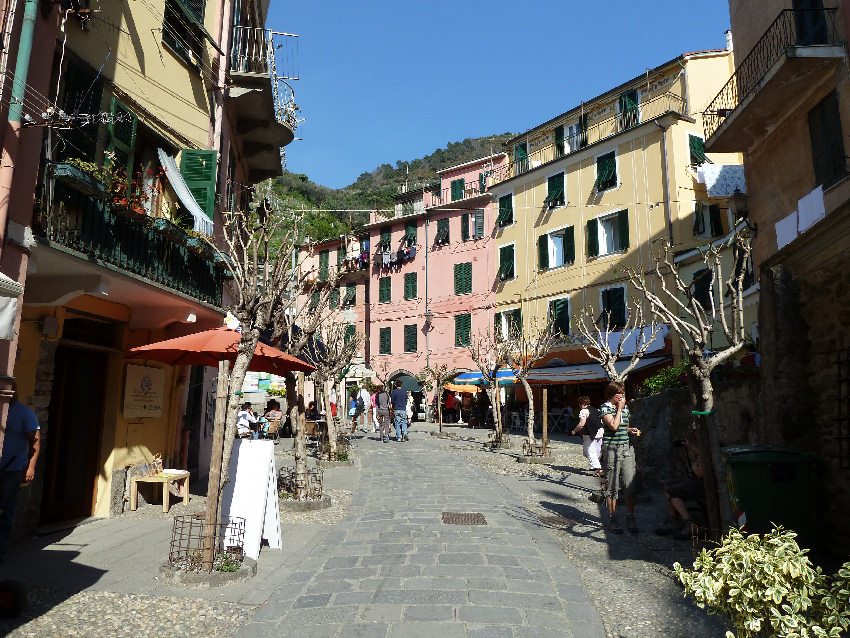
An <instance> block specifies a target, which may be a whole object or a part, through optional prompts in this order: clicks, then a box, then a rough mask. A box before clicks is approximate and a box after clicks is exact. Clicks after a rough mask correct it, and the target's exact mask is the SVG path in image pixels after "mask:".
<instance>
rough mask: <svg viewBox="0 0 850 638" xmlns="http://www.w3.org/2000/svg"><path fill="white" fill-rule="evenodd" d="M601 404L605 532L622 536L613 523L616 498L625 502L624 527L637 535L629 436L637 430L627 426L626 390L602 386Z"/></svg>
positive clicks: (632, 456)
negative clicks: (606, 518)
mask: <svg viewBox="0 0 850 638" xmlns="http://www.w3.org/2000/svg"><path fill="white" fill-rule="evenodd" d="M605 399H606V401H605V403H603V404H602V407H601V408H600V410H599V414H600V416H601V417H602V425H603V426H604V427H605V431H604V434H603V437H602V467H603V468H604V472H605V483H604V490H603V492H604V494H605V501H606V504H607V505H608V524H607V527H608V530H609V531H612V532H614V533H615V534H622V533H623V528H622V527H620V524H619V523H618V522H617V516H616V509H617V499H618V498H619V497H620V496H623V497H625V499H626V512H627V513H626V527H628V529H629V531H630V532H631V533H632V534H637V533H638V531H639V530H638V526H637V521H636V520H635V489H636V487H637V485H636V484H635V450H634V447H633V446H632V441H631V437H630V436H629V435H630V434H633V435H635V436H640V430H638V429H637V428H633V427H631V426H630V425H629V421H630V419H631V412H629V406H627V405H626V389H625V387H624V386H623V384H622V383H609V384H608V385H607V386H605Z"/></svg>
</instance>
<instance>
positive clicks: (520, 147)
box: [514, 142, 528, 162]
mask: <svg viewBox="0 0 850 638" xmlns="http://www.w3.org/2000/svg"><path fill="white" fill-rule="evenodd" d="M527 157H528V146H527V145H526V143H525V142H520V143H519V144H517V145H516V146H514V162H521V161H523V160H525V159H526V158H527Z"/></svg>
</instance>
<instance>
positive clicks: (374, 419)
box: [369, 382, 383, 432]
mask: <svg viewBox="0 0 850 638" xmlns="http://www.w3.org/2000/svg"><path fill="white" fill-rule="evenodd" d="M372 385H373V386H374V388H375V391H374V392H373V393H372V394H371V396H370V397H369V404H370V405H371V406H372V432H377V431H378V430H380V428H381V423H380V422H379V421H378V405H377V401H376V399H377V396H378V392H380V391H381V390H382V389H383V385H382V384H381V383H380V382H378V383H375V384H372Z"/></svg>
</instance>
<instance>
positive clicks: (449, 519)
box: [443, 512, 487, 525]
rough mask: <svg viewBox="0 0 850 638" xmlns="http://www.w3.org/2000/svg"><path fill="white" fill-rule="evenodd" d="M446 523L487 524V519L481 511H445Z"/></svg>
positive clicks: (444, 519)
mask: <svg viewBox="0 0 850 638" xmlns="http://www.w3.org/2000/svg"><path fill="white" fill-rule="evenodd" d="M443 522H444V523H445V524H446V525H486V524H487V519H486V518H484V514H481V513H479V512H443Z"/></svg>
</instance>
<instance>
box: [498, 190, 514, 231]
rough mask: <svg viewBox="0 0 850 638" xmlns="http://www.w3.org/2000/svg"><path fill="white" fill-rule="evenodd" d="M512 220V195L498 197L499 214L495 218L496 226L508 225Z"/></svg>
mask: <svg viewBox="0 0 850 638" xmlns="http://www.w3.org/2000/svg"><path fill="white" fill-rule="evenodd" d="M513 221H514V198H513V195H503V196H502V197H500V198H499V216H498V218H497V219H496V224H497V225H498V226H508V225H510V224H512V223H513Z"/></svg>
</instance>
